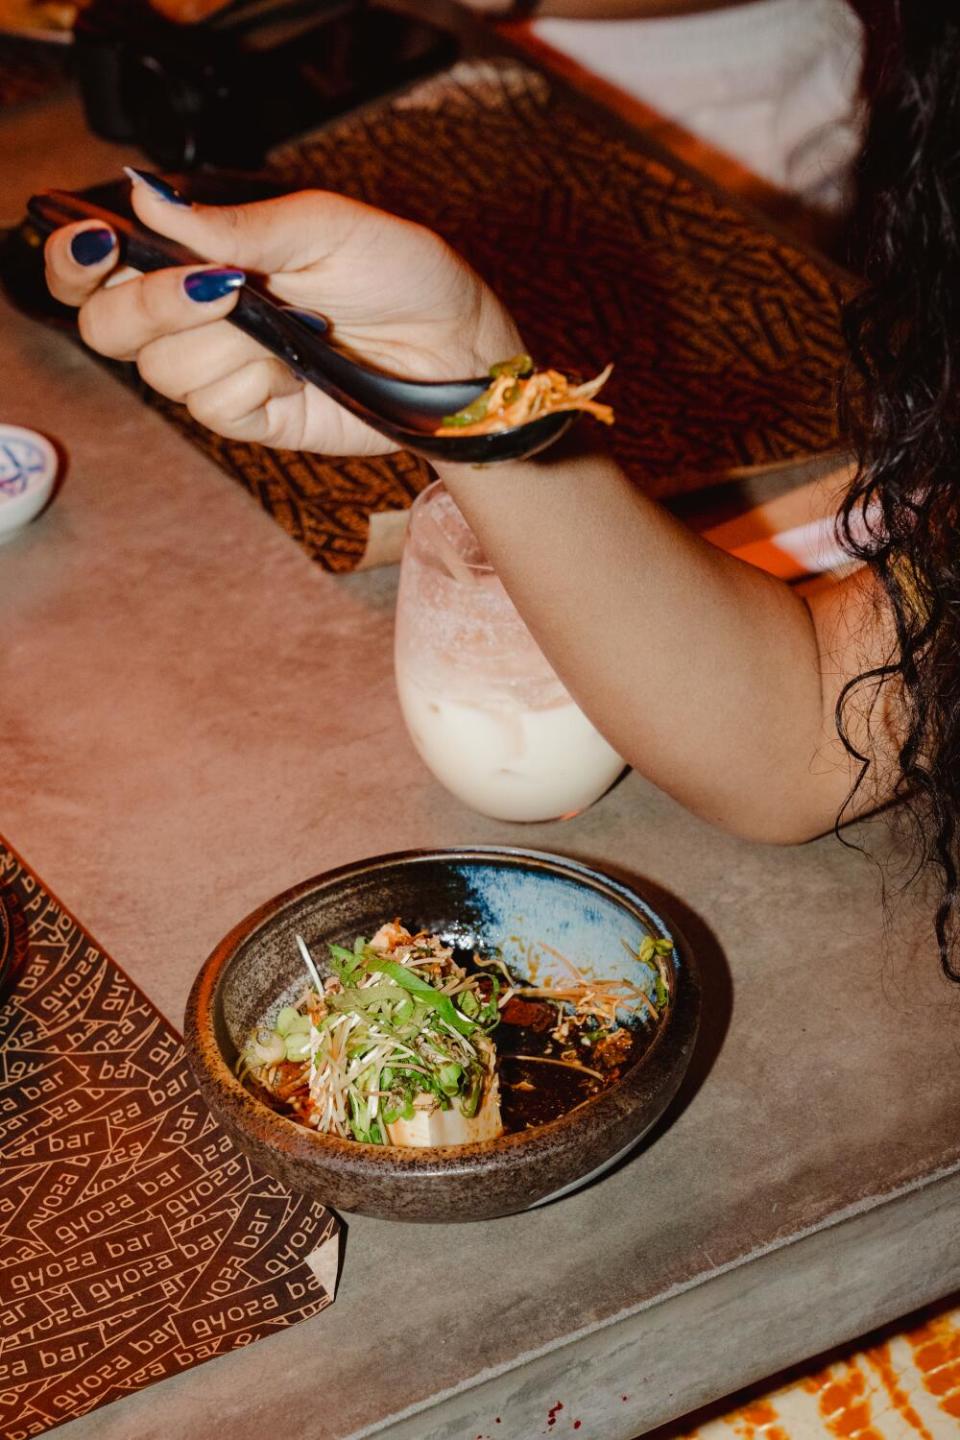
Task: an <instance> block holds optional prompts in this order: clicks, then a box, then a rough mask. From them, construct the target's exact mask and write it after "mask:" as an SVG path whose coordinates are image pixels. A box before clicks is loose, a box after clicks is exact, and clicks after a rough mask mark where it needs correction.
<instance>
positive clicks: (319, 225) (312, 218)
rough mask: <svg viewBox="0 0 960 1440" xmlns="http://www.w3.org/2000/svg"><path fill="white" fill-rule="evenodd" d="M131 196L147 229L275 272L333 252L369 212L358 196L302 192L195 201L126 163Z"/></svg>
mask: <svg viewBox="0 0 960 1440" xmlns="http://www.w3.org/2000/svg"><path fill="white" fill-rule="evenodd" d="M124 168H125V170H126V173H127V175H129V177H130V180H131V181H132V190H131V194H130V199H131V202H132V204H133V208H134V210H135V212H136V214H137V217H138V218H139V219H140V220H142V221H143V223H144V224H145V225H148V226H149V227H150V229H151V230H156V231H158V232H159V233H160V234H161V235H166V236H167V238H168V239H170V240H177V241H179V242H180V244H182V245H187V246H189V248H190V249H191V250H193V251H194V252H195V253H196V254H197V255H199V256H200V257H201V258H202V259H204V260H212V261H214V262H216V263H218V264H227V265H236V266H239V267H240V268H241V269H244V270H250V271H260V272H261V273H262V274H268V275H271V274H275V273H277V272H278V271H283V270H299V269H301V268H302V267H303V266H305V265H312V264H315V263H316V262H317V261H322V260H325V259H328V258H330V257H331V256H332V255H333V254H335V253H336V251H337V249H338V248H339V247H340V246H341V245H342V244H343V243H344V241H345V240H346V238H347V236H348V235H349V234H350V233H351V231H352V230H353V229H354V228H355V227H356V225H357V223H358V220H359V218H360V216H361V215H362V214H363V212H366V213H367V214H368V215H369V216H370V217H373V216H374V215H375V214H376V212H375V211H373V210H371V209H370V208H369V207H368V206H366V205H363V204H361V203H360V202H359V201H356V200H350V199H348V198H347V197H346V196H344V195H335V194H333V193H331V192H329V191H324V190H302V191H300V192H298V193H297V194H294V195H281V196H278V197H277V198H276V199H275V200H260V201H257V202H255V203H254V204H250V205H194V204H191V202H190V201H189V200H187V199H185V197H184V196H182V195H180V194H179V192H178V191H176V190H174V188H173V186H172V185H169V184H168V183H167V181H166V180H162V179H161V178H160V177H159V176H157V175H151V174H150V172H149V171H147V170H133V169H131V168H130V167H129V166H125V167H124Z"/></svg>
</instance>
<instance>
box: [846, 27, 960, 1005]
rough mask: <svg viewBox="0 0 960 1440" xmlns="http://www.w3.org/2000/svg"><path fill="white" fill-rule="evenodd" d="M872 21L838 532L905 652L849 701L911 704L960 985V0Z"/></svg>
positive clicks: (919, 808) (917, 793)
mask: <svg viewBox="0 0 960 1440" xmlns="http://www.w3.org/2000/svg"><path fill="white" fill-rule="evenodd" d="M858 8H859V9H860V11H861V15H862V18H863V19H864V20H865V22H866V27H867V38H868V51H867V68H866V88H867V90H868V92H870V93H871V98H872V110H871V120H870V126H869V133H868V138H867V144H866V147H865V150H864V156H863V160H862V162H861V175H860V181H861V197H862V200H863V201H865V202H866V204H865V206H864V213H865V214H866V213H867V212H869V219H868V223H867V225H866V228H865V230H864V232H863V234H864V243H863V247H862V251H861V256H860V260H861V264H860V267H859V268H860V269H861V271H862V274H863V276H864V280H865V285H864V287H863V289H862V291H861V292H860V293H859V294H858V295H857V297H856V298H855V299H854V300H853V302H852V303H851V304H850V305H849V306H848V309H847V315H846V325H847V334H848V340H849V344H850V350H851V356H852V360H853V367H852V370H851V377H850V381H849V382H848V385H847V389H846V403H845V409H846V412H847V416H848V425H849V431H850V434H851V437H852V439H853V442H854V445H855V448H856V451H857V454H858V457H859V469H858V473H857V476H856V479H855V481H854V483H853V486H852V488H851V490H850V491H849V493H848V495H847V497H846V499H845V502H844V504H843V507H842V510H841V513H840V518H839V522H838V523H839V527H840V534H841V536H842V539H843V541H844V543H845V545H846V546H847V548H848V549H849V550H850V551H851V552H852V553H853V554H854V555H856V556H858V557H859V558H861V559H863V560H865V561H866V562H867V563H868V564H869V565H870V566H872V568H873V570H874V572H875V574H876V575H877V577H878V579H879V582H880V584H881V585H882V587H883V590H884V591H885V592H886V596H887V598H888V600H889V604H890V607H891V611H892V616H893V622H894V626H895V633H896V646H895V649H894V651H893V653H892V654H891V656H890V657H889V659H888V661H887V663H885V664H878V665H876V666H875V667H874V668H873V669H871V670H868V671H866V672H865V673H864V674H862V675H859V676H858V677H857V678H856V679H855V680H852V681H851V682H850V683H849V684H848V685H847V686H846V687H845V689H844V691H843V692H842V694H841V696H840V700H839V702H838V705H837V725H838V728H839V732H840V735H841V738H842V739H843V741H844V744H845V745H846V746H847V749H848V751H849V752H850V754H851V755H853V756H854V757H855V759H856V760H857V761H858V762H859V764H860V767H861V768H860V774H859V778H858V781H857V785H856V787H855V790H854V793H856V789H858V788H859V787H860V785H861V784H862V783H863V781H864V780H865V778H866V776H867V774H868V771H869V770H870V768H871V766H873V765H875V764H876V760H875V758H871V757H869V756H867V755H863V754H861V753H860V752H859V751H858V749H857V748H856V747H855V746H854V745H853V743H852V742H851V740H850V738H849V733H848V728H847V727H846V725H845V723H844V721H845V717H847V716H848V715H849V713H850V712H849V707H850V705H851V703H852V702H853V701H854V698H855V697H856V696H857V695H858V694H861V695H870V694H876V692H877V690H878V688H879V687H880V685H882V684H883V683H884V682H887V681H890V682H892V683H894V684H896V685H897V686H898V688H899V691H900V694H901V695H902V701H903V724H902V730H901V733H900V735H899V737H898V745H899V749H898V754H897V761H898V766H899V770H898V773H897V774H896V776H895V781H894V797H895V798H897V799H901V800H904V801H905V802H906V808H907V813H908V814H910V815H912V816H913V817H914V819H915V821H916V822H917V823H916V834H917V843H918V852H917V854H918V866H919V868H922V869H924V870H932V871H933V872H934V873H935V874H938V875H939V878H940V882H941V884H940V894H939V900H938V904H937V909H936V919H935V925H936V934H937V941H938V944H939V947H940V960H941V965H942V967H943V970H944V972H945V974H946V975H947V976H948V977H949V978H950V979H951V980H954V981H957V982H958V983H960V958H958V949H960V945H958V939H960V856H958V821H960V527H958V522H960V15H958V13H957V12H958V8H960V7H958V6H957V4H956V0H921V3H915V0H906V3H900V0H888V3H886V4H881V3H867V0H863V3H861V4H860V5H859V6H858Z"/></svg>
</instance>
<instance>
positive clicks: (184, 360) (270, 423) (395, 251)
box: [46, 180, 523, 455]
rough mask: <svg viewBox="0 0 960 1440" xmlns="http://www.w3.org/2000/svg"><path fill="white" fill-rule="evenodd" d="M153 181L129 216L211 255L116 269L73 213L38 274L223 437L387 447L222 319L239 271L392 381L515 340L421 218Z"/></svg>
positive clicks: (322, 199)
mask: <svg viewBox="0 0 960 1440" xmlns="http://www.w3.org/2000/svg"><path fill="white" fill-rule="evenodd" d="M157 183H158V182H152V183H148V182H146V181H144V180H138V181H136V182H135V183H134V186H133V195H132V199H133V205H134V209H135V210H136V213H137V215H138V216H139V218H140V219H141V220H142V221H143V223H144V224H146V225H148V226H149V227H150V228H151V229H153V230H156V231H158V232H159V233H160V234H162V235H166V236H168V237H169V238H170V239H172V240H177V241H179V242H180V243H181V244H184V245H187V246H189V248H190V249H191V250H194V251H195V252H196V253H197V254H198V255H203V256H204V257H206V258H208V259H209V260H211V261H213V262H215V264H213V265H211V266H209V267H204V268H202V269H200V268H198V267H193V268H192V269H169V270H159V271H155V272H154V273H152V274H150V275H139V274H137V273H136V272H134V271H130V270H122V269H119V268H118V264H117V260H118V254H117V246H116V243H115V240H114V237H113V236H112V235H111V234H110V233H109V232H108V231H106V230H105V229H104V227H103V226H100V225H97V223H96V222H95V221H93V222H92V221H84V222H82V223H80V224H78V225H70V226H66V227H64V228H63V229H62V230H58V231H56V233H55V234H53V235H52V236H51V237H50V239H49V240H48V241H47V247H46V262H47V283H48V285H49V287H50V290H51V292H52V293H53V295H55V296H56V298H57V299H58V300H62V301H63V302H65V303H66V304H68V305H76V306H78V307H79V312H80V313H79V324H80V333H81V335H82V336H83V338H84V340H85V341H86V342H87V344H88V345H90V346H91V347H92V348H93V349H94V350H98V351H100V353H101V354H103V355H108V356H111V357H113V358H114V359H122V360H134V361H136V364H137V368H138V369H139V371H140V374H141V375H142V376H143V378H144V380H146V382H147V383H148V384H149V385H151V386H153V388H154V389H155V390H159V391H160V392H161V393H162V394H164V395H167V396H169V397H170V399H172V400H179V401H182V402H183V403H184V404H185V405H186V406H187V408H188V409H189V410H190V413H191V414H192V415H194V416H195V417H196V419H198V420H199V421H201V422H202V423H203V424H204V425H207V426H208V427H209V428H210V429H211V430H216V431H218V432H219V433H220V434H221V435H226V436H228V437H230V438H231V439H235V440H253V441H259V442H260V443H261V444H265V445H274V446H279V447H282V448H284V449H290V450H314V451H318V452H320V453H322V454H327V455H346V454H353V455H373V454H384V453H386V452H388V451H390V450H393V449H395V448H396V446H395V445H394V444H393V443H392V442H391V441H389V440H387V439H385V438H384V437H383V436H382V435H379V434H378V433H377V432H376V431H374V430H371V429H370V428H369V427H368V426H366V425H364V424H363V423H362V422H361V421H359V420H357V419H356V418H355V417H354V416H352V415H350V414H348V413H347V412H346V411H345V410H342V409H341V408H340V406H338V405H337V404H335V402H334V401H332V400H330V399H329V398H328V397H327V396H326V395H324V394H323V393H322V392H321V391H319V390H317V389H316V388H315V387H314V386H312V385H305V384H304V383H303V382H302V381H300V380H298V379H297V378H296V377H295V376H294V375H293V374H292V373H291V372H290V371H289V370H288V369H287V367H286V365H284V364H283V362H282V361H280V360H278V359H276V357H274V356H272V355H270V354H269V353H268V352H267V351H266V350H264V349H263V348H262V347H261V346H260V345H258V344H257V342H256V341H255V340H252V339H251V338H250V337H249V336H247V335H245V334H243V332H242V331H240V330H238V329H236V328H235V327H234V326H233V325H230V324H228V323H227V321H226V318H225V317H226V316H227V315H229V313H230V311H231V310H232V309H233V307H234V305H235V304H236V298H237V291H238V288H239V286H240V285H241V284H242V283H243V278H244V273H245V272H250V273H257V274H258V275H262V276H263V277H265V279H266V282H267V284H268V286H269V289H270V292H271V294H273V295H274V296H275V297H276V298H277V299H278V300H281V301H283V302H284V303H286V304H289V305H296V306H299V307H301V308H303V309H305V310H314V311H318V312H319V313H320V314H322V315H324V316H326V317H327V319H328V320H329V322H330V324H331V327H332V333H333V334H334V336H335V339H336V340H337V341H338V342H339V343H340V344H342V345H343V346H344V347H346V348H347V349H349V350H351V351H353V352H354V353H355V354H356V355H357V356H358V357H362V358H363V359H365V360H368V361H370V362H371V363H372V364H373V365H375V366H379V367H380V368H382V369H384V370H388V371H391V372H394V373H396V374H398V375H407V376H411V377H413V378H416V379H424V380H426V379H431V380H445V379H455V378H459V377H462V376H466V375H482V374H484V373H485V372H486V370H487V368H488V367H489V366H490V364H491V363H492V362H493V361H495V360H498V359H502V358H503V357H504V356H505V355H512V354H516V353H518V352H519V351H520V350H522V348H523V347H522V344H521V342H520V337H519V335H518V334H517V331H516V328H515V327H514V325H513V322H512V321H511V319H510V317H509V315H508V314H507V313H506V311H505V310H504V309H503V307H502V306H501V305H500V303H499V301H498V300H497V299H496V297H495V296H494V295H493V293H492V292H491V291H490V290H489V289H487V287H486V286H485V285H484V284H483V282H482V281H481V280H480V278H479V277H478V276H477V275H476V274H475V273H474V272H473V271H472V270H471V269H470V267H469V266H468V265H467V264H466V262H465V261H463V260H461V259H460V257H459V256H458V255H457V254H455V252H454V251H453V250H451V249H450V247H449V246H448V245H446V244H445V243H444V241H442V240H441V239H440V238H439V237H438V236H436V235H434V234H432V233H431V232H430V231H429V230H425V229H423V228H421V227H420V226H419V225H414V224H412V223H410V222H409V221H406V220H399V219H397V218H396V217H395V216H392V215H386V214H384V213H382V212H381V211H378V210H373V209H371V208H370V207H369V206H367V205H362V204H360V203H359V202H357V201H354V200H349V199H347V198H346V197H344V196H342V195H334V194H330V193H327V192H324V191H303V192H301V193H299V194H295V195H289V196H284V197H282V198H281V199H278V200H268V201H265V202H263V203H260V204H256V205H240V206H231V207H219V206H217V207H207V206H201V205H190V204H188V203H186V202H184V201H182V200H181V199H179V197H176V196H175V192H170V193H171V195H172V196H173V197H174V198H165V197H164V196H163V195H162V194H161V193H160V191H159V190H158V189H154V188H153V187H154V185H155V184H157ZM160 183H162V182H160ZM112 240H113V242H114V243H112V244H111V243H110V242H111V241H112ZM107 246H109V249H106V253H104V251H105V247H107Z"/></svg>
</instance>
